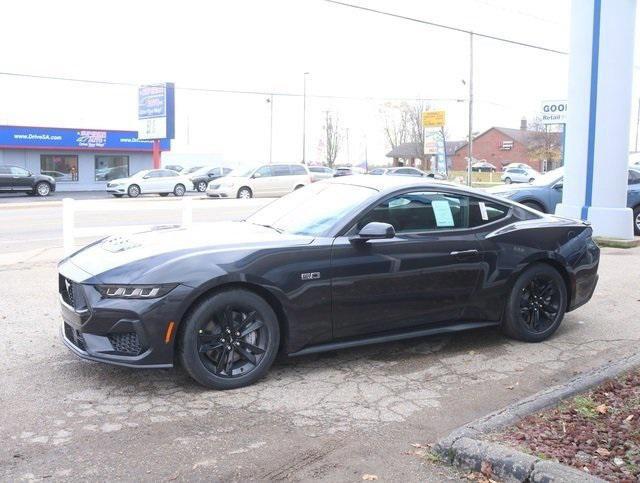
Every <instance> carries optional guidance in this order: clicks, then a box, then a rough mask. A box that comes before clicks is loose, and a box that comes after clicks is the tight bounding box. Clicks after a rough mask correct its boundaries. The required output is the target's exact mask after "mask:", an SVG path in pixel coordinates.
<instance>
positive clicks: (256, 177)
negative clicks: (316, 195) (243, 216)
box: [207, 164, 311, 199]
mask: <svg viewBox="0 0 640 483" xmlns="http://www.w3.org/2000/svg"><path fill="white" fill-rule="evenodd" d="M310 183H311V176H310V174H309V171H308V169H307V167H306V166H305V165H304V164H263V165H260V166H257V167H252V168H249V169H246V168H242V169H237V170H234V171H232V172H231V173H229V174H228V175H227V176H225V177H224V178H221V179H218V180H214V181H211V182H210V183H209V186H208V187H207V196H209V197H211V198H244V199H248V198H261V197H272V196H283V195H286V194H287V193H291V192H292V191H293V190H297V189H298V188H302V187H303V186H306V185H308V184H310Z"/></svg>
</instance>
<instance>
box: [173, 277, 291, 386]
mask: <svg viewBox="0 0 640 483" xmlns="http://www.w3.org/2000/svg"><path fill="white" fill-rule="evenodd" d="M183 324H184V327H181V336H180V339H179V341H178V343H179V348H178V358H179V361H180V363H181V364H182V366H183V367H184V369H185V370H186V371H187V372H188V373H189V375H190V376H191V377H192V378H193V379H195V380H196V381H197V382H199V383H200V384H202V385H203V386H206V387H209V388H212V389H235V388H238V387H243V386H248V385H249V384H253V383H254V382H256V381H257V380H258V379H260V378H262V377H263V376H264V375H265V374H266V373H267V371H268V370H269V368H270V367H271V364H273V361H274V360H275V358H276V355H277V352H278V347H279V344H280V327H279V325H278V319H277V317H276V314H275V312H274V311H273V309H272V308H271V306H270V305H269V304H268V303H267V302H266V301H265V300H264V299H263V298H262V297H260V296H258V295H256V294H255V293H253V292H250V291H248V290H244V289H231V290H225V291H222V292H219V293H216V294H213V295H210V296H208V297H207V298H205V299H204V300H203V301H201V302H200V303H198V305H197V306H196V307H195V308H194V309H193V310H192V311H191V313H190V314H189V315H188V317H187V318H186V320H185V321H184V322H183Z"/></svg>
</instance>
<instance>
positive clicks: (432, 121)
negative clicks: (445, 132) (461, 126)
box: [422, 111, 445, 127]
mask: <svg viewBox="0 0 640 483" xmlns="http://www.w3.org/2000/svg"><path fill="white" fill-rule="evenodd" d="M444 121H445V112H444V111H424V112H423V113H422V126H423V127H443V126H444Z"/></svg>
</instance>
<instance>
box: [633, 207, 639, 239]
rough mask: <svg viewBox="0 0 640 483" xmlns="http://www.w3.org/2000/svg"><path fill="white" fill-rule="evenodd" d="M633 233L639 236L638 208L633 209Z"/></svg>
mask: <svg viewBox="0 0 640 483" xmlns="http://www.w3.org/2000/svg"><path fill="white" fill-rule="evenodd" d="M633 232H634V233H635V234H636V236H640V206H636V207H635V208H634V209H633Z"/></svg>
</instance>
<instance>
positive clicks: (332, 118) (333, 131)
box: [323, 111, 342, 168]
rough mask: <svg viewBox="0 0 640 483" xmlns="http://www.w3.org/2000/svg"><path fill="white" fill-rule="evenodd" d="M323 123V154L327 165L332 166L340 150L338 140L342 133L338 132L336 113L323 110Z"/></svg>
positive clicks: (340, 139) (339, 140) (340, 138)
mask: <svg viewBox="0 0 640 483" xmlns="http://www.w3.org/2000/svg"><path fill="white" fill-rule="evenodd" d="M325 115H326V117H325V124H324V127H323V130H324V134H325V143H324V144H325V154H326V161H327V166H329V167H330V168H333V165H334V163H335V162H336V158H337V157H338V151H339V150H340V142H341V141H342V135H341V134H340V126H339V121H338V115H337V114H334V113H331V112H329V111H325Z"/></svg>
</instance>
